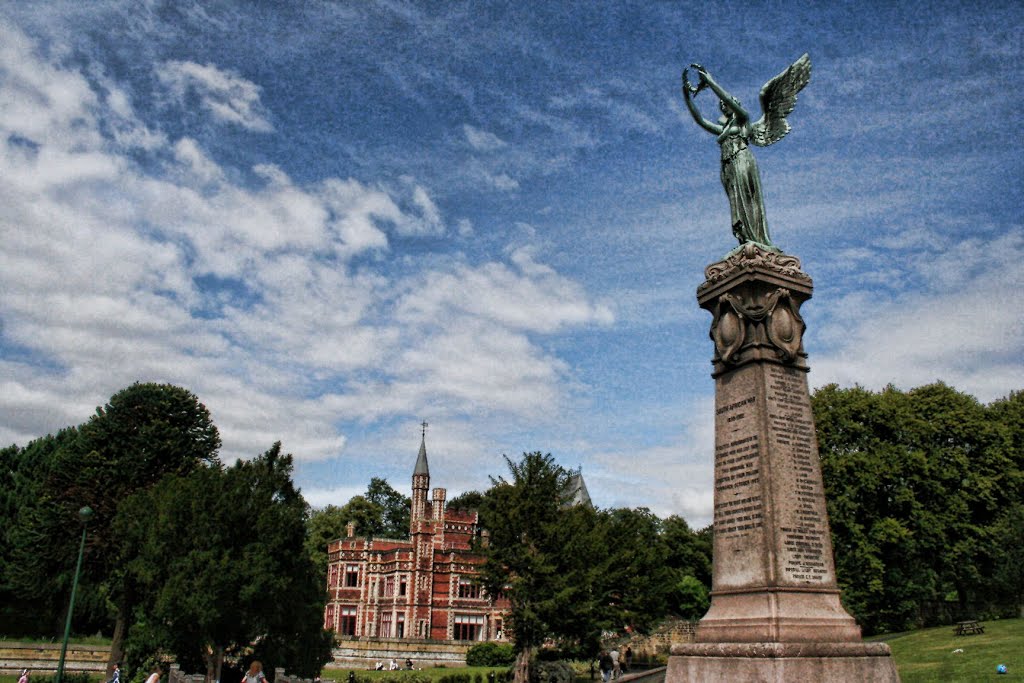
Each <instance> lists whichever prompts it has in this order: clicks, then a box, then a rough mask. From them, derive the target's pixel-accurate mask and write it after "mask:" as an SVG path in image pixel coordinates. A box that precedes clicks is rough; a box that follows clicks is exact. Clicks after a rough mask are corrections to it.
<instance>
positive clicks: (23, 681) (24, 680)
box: [18, 669, 29, 683]
mask: <svg viewBox="0 0 1024 683" xmlns="http://www.w3.org/2000/svg"><path fill="white" fill-rule="evenodd" d="M28 674H29V670H28V669H22V670H21V677H20V678H18V683H28Z"/></svg>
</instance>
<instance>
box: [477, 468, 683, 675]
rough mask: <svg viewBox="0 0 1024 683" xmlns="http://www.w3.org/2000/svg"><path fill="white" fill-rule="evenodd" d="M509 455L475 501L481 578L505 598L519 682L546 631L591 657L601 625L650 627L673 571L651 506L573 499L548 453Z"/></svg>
mask: <svg viewBox="0 0 1024 683" xmlns="http://www.w3.org/2000/svg"><path fill="white" fill-rule="evenodd" d="M505 462H506V464H507V466H508V468H509V473H510V475H511V478H510V479H509V480H506V479H504V478H503V477H498V478H496V479H495V478H492V479H491V483H492V486H491V488H490V489H489V490H488V491H487V493H485V494H484V496H483V499H482V501H481V505H480V509H479V512H480V516H481V522H482V524H483V526H484V528H486V529H487V530H488V531H489V533H490V541H489V544H488V546H487V547H486V548H485V549H483V551H484V553H485V555H486V560H485V562H484V564H483V566H482V569H481V582H482V584H483V585H484V587H485V588H486V590H487V591H488V593H490V594H491V595H497V594H498V592H504V594H505V595H507V596H508V599H509V601H510V602H511V611H510V613H509V615H508V616H507V618H506V624H507V625H508V630H509V631H510V633H511V636H512V640H513V645H514V646H515V650H516V653H517V658H516V665H515V678H516V681H517V683H521V682H522V683H525V681H528V680H529V677H530V660H531V657H532V655H533V653H534V651H535V650H536V648H537V647H538V646H539V645H541V644H542V643H543V642H545V641H546V640H548V639H549V638H551V639H555V640H556V641H557V642H558V643H559V644H560V645H561V646H562V647H563V648H564V649H568V650H574V651H575V653H576V654H578V655H581V656H589V655H592V654H594V653H596V651H597V649H598V647H599V644H600V637H601V633H602V632H603V631H606V630H619V629H622V628H624V627H626V626H631V627H633V628H636V630H638V631H644V630H646V629H647V628H649V627H650V626H651V625H652V624H653V623H654V622H655V621H656V620H657V619H658V618H659V617H660V616H662V615H663V614H664V611H665V607H666V604H667V595H668V591H670V590H671V588H672V586H671V583H672V574H671V569H669V568H668V567H666V566H665V561H666V558H667V557H668V549H667V548H666V547H665V545H664V543H663V542H662V541H661V536H660V533H659V532H660V522H659V521H658V519H657V517H655V516H654V515H652V514H651V513H650V512H648V511H647V510H642V509H641V510H611V511H598V510H595V509H593V508H591V507H589V506H581V505H578V506H571V505H570V504H569V502H570V499H571V494H572V491H571V489H570V474H569V473H568V472H567V471H566V470H565V469H563V468H562V467H560V466H559V465H557V464H556V463H555V461H554V459H553V458H552V457H551V455H550V454H549V455H543V454H541V453H540V452H534V453H525V454H523V457H522V459H521V460H520V461H519V462H513V461H512V460H511V459H509V458H508V457H506V458H505Z"/></svg>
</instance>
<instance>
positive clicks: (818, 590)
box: [666, 243, 899, 683]
mask: <svg viewBox="0 0 1024 683" xmlns="http://www.w3.org/2000/svg"><path fill="white" fill-rule="evenodd" d="M705 277H706V281H705V282H704V283H703V284H702V285H701V286H700V287H699V288H698V289H697V300H698V303H699V304H700V306H701V307H702V308H704V309H706V310H708V311H710V312H711V314H712V316H713V320H712V323H711V338H712V339H713V340H714V342H715V356H714V360H713V363H714V372H713V373H712V376H713V377H714V378H715V514H714V566H713V575H712V592H711V607H710V609H709V610H708V613H707V614H706V615H705V616H704V618H703V619H701V621H700V623H699V624H698V626H697V634H696V642H695V643H693V644H689V645H677V646H675V647H674V648H673V649H672V657H671V659H670V660H669V667H668V673H667V679H666V680H667V683H681V682H682V681H726V680H728V681H740V680H742V681H897V680H899V679H898V677H897V675H896V668H895V665H894V664H893V661H892V657H891V656H890V654H889V647H888V646H887V645H885V644H884V643H863V642H862V641H861V638H860V627H858V626H857V624H856V622H855V621H854V620H853V618H852V617H851V616H850V615H849V614H847V613H846V611H845V610H844V609H843V607H842V605H841V604H840V602H839V589H838V587H837V585H836V576H835V566H834V563H833V559H832V541H831V537H830V534H829V526H828V516H827V513H826V510H825V494H824V489H823V485H822V479H821V466H820V463H819V459H818V444H817V438H816V436H815V432H814V418H813V415H812V414H811V404H810V394H809V392H808V388H807V371H808V368H807V363H806V358H807V354H806V353H804V350H803V344H802V339H803V332H804V329H805V326H804V322H803V319H802V318H801V317H800V306H801V305H802V304H803V302H804V301H806V300H807V299H809V298H810V297H811V292H812V289H813V284H812V282H811V278H810V277H808V276H807V275H806V274H805V273H804V272H803V271H802V270H800V262H799V260H797V259H796V258H795V257H792V256H787V255H785V254H780V253H775V252H770V251H767V250H763V249H761V248H759V247H757V246H756V245H754V244H752V243H748V244H746V245H744V246H743V247H742V248H741V249H740V250H739V251H738V252H737V253H735V254H733V255H731V256H729V257H728V258H726V260H724V261H721V262H719V263H715V264H712V265H711V266H708V268H707V269H706V270H705Z"/></svg>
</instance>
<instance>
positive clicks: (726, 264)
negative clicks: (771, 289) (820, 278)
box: [697, 242, 814, 308]
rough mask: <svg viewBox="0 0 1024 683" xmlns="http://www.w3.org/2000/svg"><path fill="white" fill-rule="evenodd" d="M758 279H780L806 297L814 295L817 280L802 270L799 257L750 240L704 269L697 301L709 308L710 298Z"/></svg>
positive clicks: (783, 283) (770, 280)
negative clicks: (745, 281)
mask: <svg viewBox="0 0 1024 683" xmlns="http://www.w3.org/2000/svg"><path fill="white" fill-rule="evenodd" d="M754 279H757V280H761V281H765V282H776V283H777V284H779V285H780V286H784V287H787V288H788V289H790V290H791V291H795V292H799V293H801V294H802V295H803V299H809V298H811V292H812V291H813V290H814V282H813V281H812V280H811V277H810V275H808V274H807V273H805V272H803V271H802V270H801V269H800V259H798V258H797V257H796V256H790V255H789V254H783V253H782V252H780V251H772V250H770V249H767V248H765V247H762V246H760V245H758V244H756V243H754V242H747V243H746V244H743V245H741V246H740V247H738V248H737V249H735V250H734V251H732V252H730V253H729V255H728V256H726V257H725V258H724V259H723V260H721V261H717V262H715V263H712V264H711V265H709V266H708V267H706V268H705V269H704V282H702V283H701V284H700V286H699V287H697V302H698V303H699V304H700V305H701V307H702V308H708V306H707V305H705V304H706V303H707V302H708V301H711V300H712V299H715V298H717V297H718V296H720V295H721V293H722V292H725V291H728V290H729V289H732V288H733V287H734V286H735V285H736V284H738V282H739V281H743V280H754Z"/></svg>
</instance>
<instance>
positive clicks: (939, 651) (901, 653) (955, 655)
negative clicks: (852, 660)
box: [869, 619, 1024, 683]
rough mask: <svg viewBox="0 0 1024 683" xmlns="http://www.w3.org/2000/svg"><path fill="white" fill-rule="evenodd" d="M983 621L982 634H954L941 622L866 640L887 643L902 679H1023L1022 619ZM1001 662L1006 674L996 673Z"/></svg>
mask: <svg viewBox="0 0 1024 683" xmlns="http://www.w3.org/2000/svg"><path fill="white" fill-rule="evenodd" d="M982 625H983V626H984V627H985V633H984V634H982V635H972V636H957V635H954V634H953V627H952V626H940V627H938V628H926V629H922V630H920V631H910V632H907V633H897V634H894V635H886V636H879V637H876V638H869V640H883V641H885V642H887V643H889V645H890V647H892V654H893V657H894V658H895V659H896V668H897V669H899V672H900V680H901V681H902V682H903V683H925V682H931V681H942V682H943V683H961V682H964V683H967V682H969V681H1007V682H1009V681H1024V619H1004V620H999V621H985V622H982ZM956 650H963V652H956ZM1000 664H1005V665H1006V670H1007V673H1006V674H1005V675H999V674H997V673H996V667H997V666H998V665H1000Z"/></svg>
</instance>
